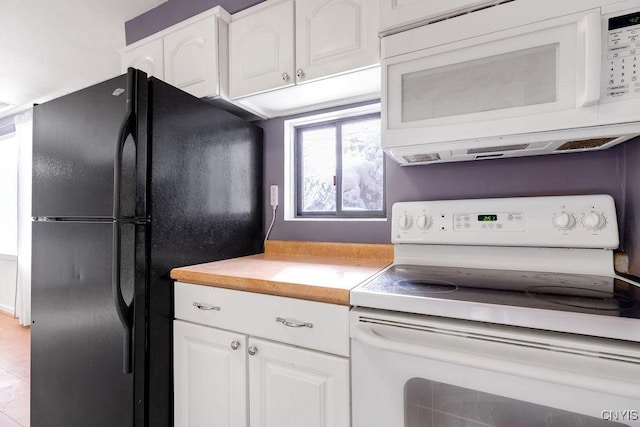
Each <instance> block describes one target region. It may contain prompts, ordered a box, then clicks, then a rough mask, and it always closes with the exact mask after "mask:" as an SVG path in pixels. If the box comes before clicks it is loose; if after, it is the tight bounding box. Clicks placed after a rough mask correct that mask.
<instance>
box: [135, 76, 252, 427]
mask: <svg viewBox="0 0 640 427" xmlns="http://www.w3.org/2000/svg"><path fill="white" fill-rule="evenodd" d="M149 91H150V96H149V111H150V114H149V120H150V122H151V126H150V129H151V131H152V134H151V135H152V144H151V147H150V148H151V151H150V159H152V162H151V163H150V168H149V171H150V178H151V186H150V187H149V199H150V208H151V211H150V212H151V222H150V231H149V245H150V247H149V250H150V264H149V266H150V272H149V294H148V296H149V317H148V322H149V337H148V343H149V353H148V354H149V372H150V375H149V388H148V390H149V402H150V404H149V425H152V426H154V427H166V426H171V425H172V424H171V423H172V420H173V415H172V407H173V405H172V392H173V381H172V378H173V374H172V320H173V286H172V281H171V279H170V277H169V272H170V271H171V269H172V268H174V267H181V266H185V265H192V264H198V263H202V262H209V261H215V260H219V259H224V258H233V257H238V256H243V255H250V254H255V253H258V252H260V251H261V248H262V197H263V196H262V194H263V192H262V159H263V148H262V129H260V128H259V127H257V126H254V125H251V124H249V123H247V122H246V121H244V120H242V119H240V118H238V117H236V116H234V115H233V114H230V113H228V112H226V111H223V110H220V109H218V108H217V107H214V106H213V105H211V104H209V103H207V102H204V101H202V100H200V99H197V98H195V97H193V96H191V95H189V94H187V93H185V92H182V91H181V90H178V89H176V88H174V87H172V86H170V85H168V84H166V83H164V82H162V81H160V80H157V79H154V78H151V79H150V81H149Z"/></svg>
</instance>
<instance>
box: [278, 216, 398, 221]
mask: <svg viewBox="0 0 640 427" xmlns="http://www.w3.org/2000/svg"><path fill="white" fill-rule="evenodd" d="M284 220H285V221H294V222H295V221H310V222H318V221H324V222H339V221H344V222H354V221H360V222H386V221H387V218H330V217H327V218H317V217H315V218H306V217H300V218H285V219H284Z"/></svg>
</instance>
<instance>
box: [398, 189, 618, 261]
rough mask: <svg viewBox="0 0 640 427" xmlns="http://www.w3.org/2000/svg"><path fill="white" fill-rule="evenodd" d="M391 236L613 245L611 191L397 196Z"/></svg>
mask: <svg viewBox="0 0 640 427" xmlns="http://www.w3.org/2000/svg"><path fill="white" fill-rule="evenodd" d="M392 222H393V223H392V227H391V232H392V236H391V237H392V239H391V240H392V242H393V243H411V244H443V245H495V246H530V247H565V248H606V249H615V248H617V247H618V244H619V238H618V225H617V220H616V210H615V203H614V200H613V198H612V197H611V196H608V195H592V196H550V197H517V198H504V199H470V200H442V201H430V202H399V203H396V204H394V205H393V211H392Z"/></svg>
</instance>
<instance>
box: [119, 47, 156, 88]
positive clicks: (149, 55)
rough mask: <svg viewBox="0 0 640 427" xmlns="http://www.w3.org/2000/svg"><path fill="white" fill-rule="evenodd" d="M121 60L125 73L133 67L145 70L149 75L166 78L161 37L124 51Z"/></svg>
mask: <svg viewBox="0 0 640 427" xmlns="http://www.w3.org/2000/svg"><path fill="white" fill-rule="evenodd" d="M120 61H121V65H122V72H123V73H126V72H127V68H129V67H133V68H137V69H138V70H141V71H144V72H145V73H147V75H148V76H149V77H151V76H153V77H157V78H159V79H161V80H164V65H163V63H164V52H163V48H162V39H161V38H158V39H155V40H151V41H150V42H148V43H145V44H143V45H141V46H138V47H136V48H133V49H131V50H128V51H126V52H124V53H123V54H122V56H121V58H120Z"/></svg>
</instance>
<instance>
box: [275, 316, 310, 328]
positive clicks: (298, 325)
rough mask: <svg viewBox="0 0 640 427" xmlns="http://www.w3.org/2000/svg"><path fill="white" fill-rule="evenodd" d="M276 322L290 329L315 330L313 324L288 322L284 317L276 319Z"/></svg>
mask: <svg viewBox="0 0 640 427" xmlns="http://www.w3.org/2000/svg"><path fill="white" fill-rule="evenodd" d="M276 322H278V323H282V324H283V325H284V326H288V327H290V328H313V323H306V322H298V321H295V320H287V319H283V318H282V317H276Z"/></svg>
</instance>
